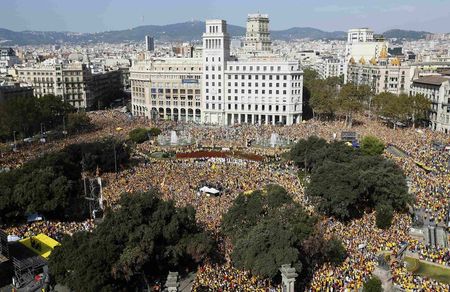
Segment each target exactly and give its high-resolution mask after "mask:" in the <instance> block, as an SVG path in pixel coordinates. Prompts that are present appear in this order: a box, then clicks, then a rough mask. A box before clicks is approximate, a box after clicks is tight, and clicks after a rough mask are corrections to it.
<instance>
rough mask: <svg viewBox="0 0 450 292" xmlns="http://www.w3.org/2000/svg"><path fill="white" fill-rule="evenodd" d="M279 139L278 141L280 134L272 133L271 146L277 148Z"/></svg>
mask: <svg viewBox="0 0 450 292" xmlns="http://www.w3.org/2000/svg"><path fill="white" fill-rule="evenodd" d="M277 141H278V134H277V133H272V135H270V147H272V148H275V146H276V145H277Z"/></svg>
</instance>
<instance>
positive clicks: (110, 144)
mask: <svg viewBox="0 0 450 292" xmlns="http://www.w3.org/2000/svg"><path fill="white" fill-rule="evenodd" d="M78 147H79V151H80V152H81V153H82V159H83V160H82V162H83V165H84V169H85V170H87V171H95V170H96V169H97V167H98V168H99V169H101V170H102V171H105V172H108V171H114V170H115V168H116V165H117V167H119V166H120V165H121V164H124V163H127V162H128V160H129V158H130V153H129V148H128V146H127V145H126V144H124V143H123V142H122V141H119V140H117V139H115V138H112V137H111V138H107V139H105V140H102V141H97V142H94V143H85V144H79V145H78Z"/></svg>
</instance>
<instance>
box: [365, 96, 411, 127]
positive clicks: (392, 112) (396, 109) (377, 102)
mask: <svg viewBox="0 0 450 292" xmlns="http://www.w3.org/2000/svg"><path fill="white" fill-rule="evenodd" d="M373 102H374V106H375V108H376V112H377V114H379V115H381V116H384V117H386V118H388V119H389V120H390V122H391V123H392V124H393V127H394V129H395V128H396V127H397V125H398V124H399V123H400V122H406V121H407V119H408V117H409V116H410V114H409V112H410V101H409V97H408V96H407V95H406V94H400V95H399V96H397V95H395V94H392V93H390V92H383V93H380V94H378V95H376V96H375V97H374V100H373Z"/></svg>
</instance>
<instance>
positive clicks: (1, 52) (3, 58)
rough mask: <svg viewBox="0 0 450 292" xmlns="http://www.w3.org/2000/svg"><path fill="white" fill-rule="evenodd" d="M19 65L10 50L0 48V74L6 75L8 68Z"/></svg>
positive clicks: (12, 51) (14, 54)
mask: <svg viewBox="0 0 450 292" xmlns="http://www.w3.org/2000/svg"><path fill="white" fill-rule="evenodd" d="M19 63H20V62H19V58H18V57H17V56H16V52H15V51H14V50H13V49H12V48H0V74H7V73H8V69H9V68H12V67H13V66H14V65H15V64H19Z"/></svg>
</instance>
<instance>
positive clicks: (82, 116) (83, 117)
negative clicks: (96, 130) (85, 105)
mask: <svg viewBox="0 0 450 292" xmlns="http://www.w3.org/2000/svg"><path fill="white" fill-rule="evenodd" d="M93 127H94V125H93V124H92V123H91V119H90V118H89V117H88V115H87V114H86V113H84V112H79V113H69V114H68V116H67V131H68V132H70V133H79V132H83V131H87V130H90V129H92V128H93Z"/></svg>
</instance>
